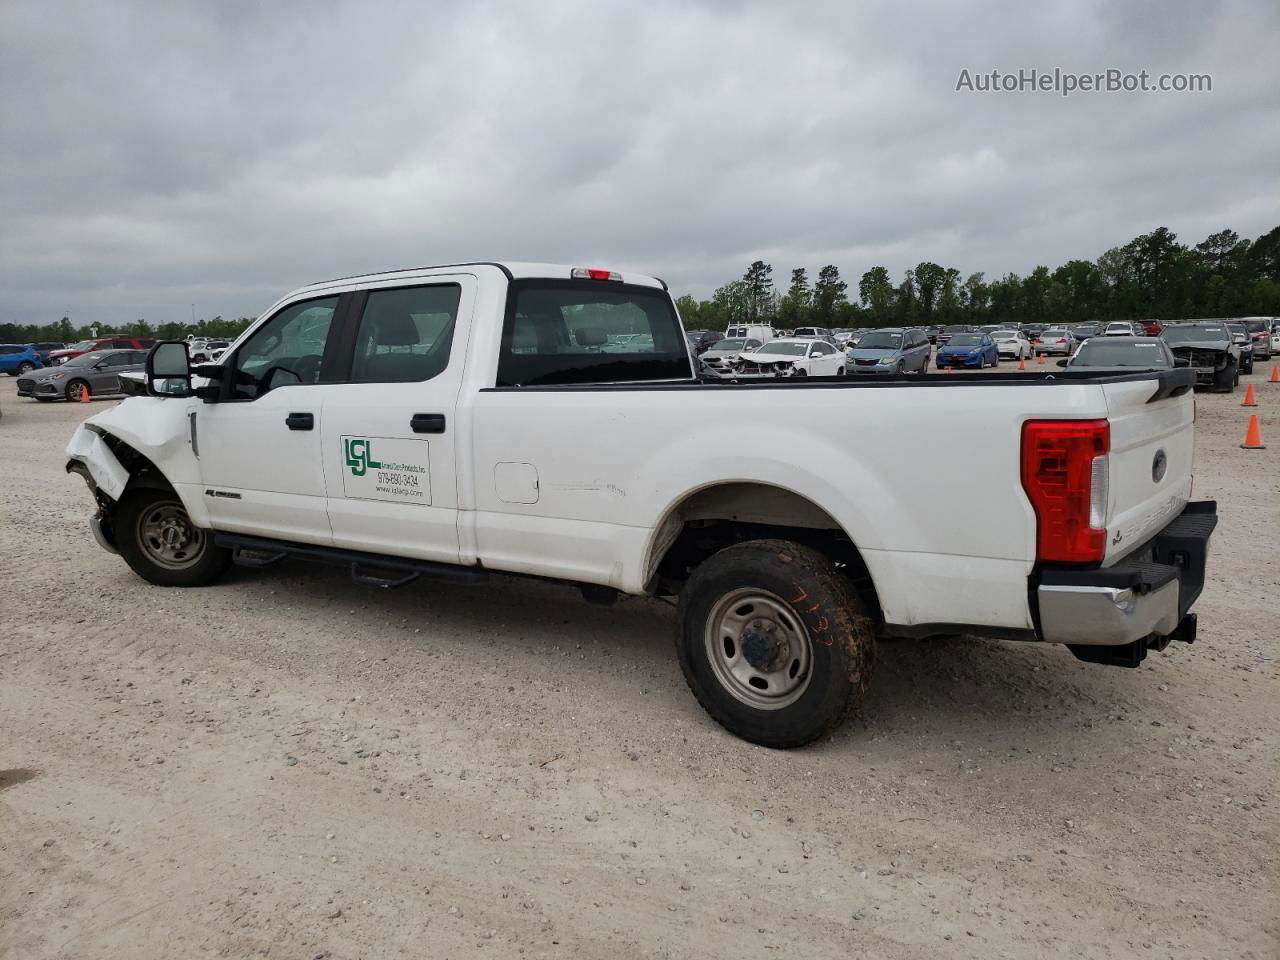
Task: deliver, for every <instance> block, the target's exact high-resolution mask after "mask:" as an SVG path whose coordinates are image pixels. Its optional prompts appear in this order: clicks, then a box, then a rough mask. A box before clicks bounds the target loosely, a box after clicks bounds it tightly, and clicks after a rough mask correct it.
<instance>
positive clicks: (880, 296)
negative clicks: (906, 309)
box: [858, 267, 893, 324]
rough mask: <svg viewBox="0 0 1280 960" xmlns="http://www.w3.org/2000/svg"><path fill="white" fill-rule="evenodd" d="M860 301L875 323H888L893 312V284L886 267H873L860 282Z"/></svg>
mask: <svg viewBox="0 0 1280 960" xmlns="http://www.w3.org/2000/svg"><path fill="white" fill-rule="evenodd" d="M858 300H859V302H860V303H861V304H862V306H863V307H865V308H866V310H867V311H868V312H869V313H870V315H871V320H872V322H873V323H880V324H884V323H888V322H889V320H890V318H891V316H892V312H893V283H892V281H890V279H889V271H888V270H887V269H885V268H884V267H872V268H871V269H870V270H868V271H867V272H866V273H864V274H863V275H862V279H861V280H859V281H858Z"/></svg>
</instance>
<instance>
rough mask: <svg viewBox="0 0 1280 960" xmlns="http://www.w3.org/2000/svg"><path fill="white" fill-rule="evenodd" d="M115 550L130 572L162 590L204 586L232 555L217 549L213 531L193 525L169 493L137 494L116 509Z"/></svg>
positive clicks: (140, 492)
mask: <svg viewBox="0 0 1280 960" xmlns="http://www.w3.org/2000/svg"><path fill="white" fill-rule="evenodd" d="M112 526H113V528H114V530H115V535H116V546H117V548H118V549H119V550H120V555H121V556H122V557H124V559H125V562H126V563H128V564H129V566H130V568H132V570H133V572H134V573H136V574H137V575H138V576H140V577H142V579H143V580H147V581H149V582H150V583H154V584H156V585H158V586H161V587H202V586H205V585H206V584H209V583H212V582H213V581H214V580H216V579H217V578H218V577H220V576H221V575H222V574H223V573H224V572H225V571H226V569H227V567H228V566H230V564H231V551H230V550H227V549H225V548H223V547H219V546H215V545H214V542H213V532H212V531H210V530H202V529H201V528H200V527H197V526H195V525H194V524H193V523H192V522H191V518H190V517H188V516H187V510H186V508H185V507H184V506H183V505H182V501H181V500H179V499H178V495H177V494H175V493H173V492H172V491H170V490H152V489H145V490H139V491H137V492H136V493H133V494H131V495H130V496H127V497H126V498H125V499H124V500H123V501H122V502H121V503H120V506H119V507H118V508H117V509H116V512H115V516H114V518H113V524H112Z"/></svg>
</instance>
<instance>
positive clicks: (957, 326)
mask: <svg viewBox="0 0 1280 960" xmlns="http://www.w3.org/2000/svg"><path fill="white" fill-rule="evenodd" d="M970 332H972V328H971V327H970V326H969V325H968V324H964V323H953V324H950V325H949V326H945V327H943V328H942V329H940V330H939V331H938V336H937V338H936V339H935V340H934V342H935V343H937V344H938V345H939V346H941V345H942V344H944V343H946V342H947V341H948V340H950V339H951V338H952V337H954V336H955V335H956V334H957V333H970Z"/></svg>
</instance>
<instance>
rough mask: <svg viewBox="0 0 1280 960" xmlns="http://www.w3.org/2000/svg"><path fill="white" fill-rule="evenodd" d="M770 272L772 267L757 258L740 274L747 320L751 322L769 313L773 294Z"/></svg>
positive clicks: (771, 272)
mask: <svg viewBox="0 0 1280 960" xmlns="http://www.w3.org/2000/svg"><path fill="white" fill-rule="evenodd" d="M772 274H773V267H771V266H770V265H769V264H767V263H765V262H764V261H763V260H757V261H755V262H754V263H753V264H751V266H749V267H747V272H746V273H744V274H743V275H742V283H743V285H744V286H745V288H746V297H747V320H748V321H750V322H752V323H754V322H755V321H757V320H759V319H760V318H761V317H763V316H767V315H768V314H769V307H770V305H771V297H772V296H773V276H772Z"/></svg>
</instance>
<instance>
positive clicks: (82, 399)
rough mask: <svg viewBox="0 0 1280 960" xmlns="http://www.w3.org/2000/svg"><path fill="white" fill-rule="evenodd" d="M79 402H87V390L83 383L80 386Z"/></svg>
mask: <svg viewBox="0 0 1280 960" xmlns="http://www.w3.org/2000/svg"><path fill="white" fill-rule="evenodd" d="M80 402H81V403H88V402H89V388H88V386H87V385H85V384H83V383H82V384H81V385H80Z"/></svg>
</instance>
